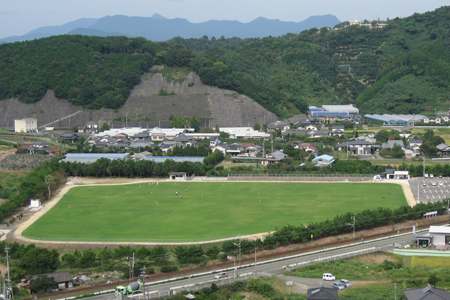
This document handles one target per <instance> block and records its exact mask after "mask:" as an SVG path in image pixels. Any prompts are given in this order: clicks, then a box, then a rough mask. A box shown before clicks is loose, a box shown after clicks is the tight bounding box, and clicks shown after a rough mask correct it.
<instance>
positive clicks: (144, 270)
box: [140, 266, 147, 300]
mask: <svg viewBox="0 0 450 300" xmlns="http://www.w3.org/2000/svg"><path fill="white" fill-rule="evenodd" d="M140 270H141V277H142V284H143V285H142V287H143V288H144V300H145V276H147V273H146V270H147V268H146V267H145V266H143V267H142V269H140Z"/></svg>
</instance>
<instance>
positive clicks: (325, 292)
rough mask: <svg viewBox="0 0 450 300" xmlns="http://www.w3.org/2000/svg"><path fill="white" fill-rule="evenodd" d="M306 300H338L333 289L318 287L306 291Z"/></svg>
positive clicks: (336, 291)
mask: <svg viewBox="0 0 450 300" xmlns="http://www.w3.org/2000/svg"><path fill="white" fill-rule="evenodd" d="M306 299H308V300H338V299H339V295H338V290H337V289H334V288H327V287H323V286H322V287H318V288H312V289H308V290H307V291H306Z"/></svg>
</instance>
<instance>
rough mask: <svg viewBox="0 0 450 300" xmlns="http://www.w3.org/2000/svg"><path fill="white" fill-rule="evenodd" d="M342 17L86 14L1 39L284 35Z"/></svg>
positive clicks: (329, 24)
mask: <svg viewBox="0 0 450 300" xmlns="http://www.w3.org/2000/svg"><path fill="white" fill-rule="evenodd" d="M338 23H340V21H339V20H338V19H337V18H336V17H335V16H333V15H330V14H328V15H323V16H311V17H309V18H307V19H306V20H304V21H301V22H285V21H280V20H269V19H266V18H263V17H259V18H257V19H255V20H253V21H251V22H248V23H241V22H238V21H216V20H210V21H207V22H202V23H191V22H189V21H188V20H186V19H181V18H175V19H167V18H165V17H163V16H161V15H159V14H154V15H153V16H151V17H128V16H124V15H116V16H106V17H103V18H100V19H92V18H83V19H78V20H76V21H72V22H68V23H66V24H64V25H60V26H46V27H40V28H37V29H35V30H32V31H30V32H28V33H27V34H25V35H22V36H10V37H7V38H4V39H1V40H0V43H11V42H20V41H26V40H34V39H38V38H43V37H49V36H53V35H61V34H81V35H90V36H92V35H95V36H127V37H138V36H141V37H145V38H146V39H148V40H152V41H166V40H169V39H171V38H173V37H177V36H180V37H182V38H186V39H187V38H200V37H203V36H205V35H206V36H208V37H212V36H215V37H216V38H218V37H221V36H224V37H233V36H237V37H240V38H255V37H266V36H281V35H284V34H287V33H299V32H301V31H303V30H305V29H310V28H313V27H316V28H321V27H333V26H334V25H336V24H338Z"/></svg>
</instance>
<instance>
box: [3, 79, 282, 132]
mask: <svg viewBox="0 0 450 300" xmlns="http://www.w3.org/2000/svg"><path fill="white" fill-rule="evenodd" d="M189 82H191V84H190V85H192V83H193V85H192V86H189V84H188V83H189ZM161 89H162V90H165V91H167V92H168V93H169V94H170V93H172V92H173V93H174V94H175V95H167V96H160V95H158V93H159V91H160V90H161ZM79 110H80V107H77V106H75V105H72V104H70V103H69V102H68V101H67V100H64V99H58V98H56V97H55V95H54V93H53V91H51V90H49V91H48V92H47V94H46V95H45V96H44V97H43V99H42V100H41V101H38V102H37V103H34V104H25V103H22V102H20V101H19V100H17V99H14V98H11V99H6V100H2V101H0V116H1V117H0V127H2V128H5V127H8V128H13V127H14V119H22V118H31V117H34V118H37V119H38V126H42V125H44V124H47V123H50V122H52V121H55V120H58V119H60V118H63V117H65V116H68V115H70V114H72V113H74V112H76V111H79ZM171 114H172V115H174V116H176V117H178V116H194V115H195V116H197V117H199V119H200V120H201V123H202V126H205V125H206V126H209V125H210V126H211V127H214V126H215V125H216V124H218V125H219V126H248V125H250V126H252V125H253V124H255V123H260V124H261V123H263V122H265V123H270V122H272V121H275V120H277V117H276V116H275V114H273V113H271V112H269V111H267V110H266V109H264V108H263V107H262V106H261V105H259V104H258V103H257V102H255V101H253V100H252V99H250V98H249V97H247V96H244V95H240V94H237V93H236V92H234V91H229V90H223V89H219V88H215V87H210V86H205V85H203V84H202V83H201V81H200V78H199V76H198V75H197V74H195V73H193V72H191V73H189V74H188V75H187V77H186V79H185V80H184V82H183V83H181V84H180V83H179V82H175V81H172V82H170V83H169V82H167V81H166V80H165V79H164V78H163V76H162V74H160V73H155V74H151V73H148V74H145V75H143V76H142V78H141V83H140V84H138V85H137V86H135V88H134V89H133V90H132V91H131V93H130V95H129V97H128V99H127V101H126V103H125V105H124V106H123V107H122V108H120V109H118V110H113V109H104V108H103V109H100V110H86V111H82V112H81V113H78V114H76V115H74V116H72V117H71V118H67V119H64V120H62V121H58V122H56V123H54V124H52V125H50V126H56V127H72V126H81V125H83V124H84V123H85V122H87V121H89V120H94V121H99V122H108V123H110V124H111V125H113V126H115V127H120V126H124V125H125V121H124V119H125V117H126V122H127V125H128V126H142V127H147V126H148V127H153V126H158V125H161V126H168V123H169V121H168V120H169V116H170V115H171Z"/></svg>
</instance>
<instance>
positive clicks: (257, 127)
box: [253, 123, 261, 131]
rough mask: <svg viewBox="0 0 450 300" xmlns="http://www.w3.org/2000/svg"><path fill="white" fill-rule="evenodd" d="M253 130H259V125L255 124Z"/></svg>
mask: <svg viewBox="0 0 450 300" xmlns="http://www.w3.org/2000/svg"><path fill="white" fill-rule="evenodd" d="M253 129H254V130H258V131H259V130H261V125H259V124H258V123H255V125H253Z"/></svg>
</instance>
